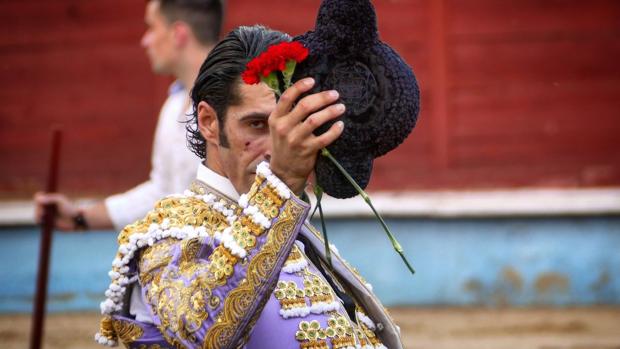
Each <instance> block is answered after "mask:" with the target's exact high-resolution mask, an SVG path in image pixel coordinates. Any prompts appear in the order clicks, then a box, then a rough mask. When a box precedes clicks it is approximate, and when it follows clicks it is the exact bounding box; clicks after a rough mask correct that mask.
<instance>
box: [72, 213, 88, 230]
mask: <svg viewBox="0 0 620 349" xmlns="http://www.w3.org/2000/svg"><path fill="white" fill-rule="evenodd" d="M73 229H75V230H88V222H87V221H86V218H85V217H84V212H82V211H79V212H78V213H77V214H76V215H75V216H73Z"/></svg>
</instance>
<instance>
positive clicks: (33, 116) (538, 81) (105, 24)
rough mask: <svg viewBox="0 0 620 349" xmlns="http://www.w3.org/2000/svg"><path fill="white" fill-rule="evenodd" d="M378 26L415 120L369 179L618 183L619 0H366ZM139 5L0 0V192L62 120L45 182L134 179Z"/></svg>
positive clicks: (145, 153) (142, 124)
mask: <svg viewBox="0 0 620 349" xmlns="http://www.w3.org/2000/svg"><path fill="white" fill-rule="evenodd" d="M374 3H375V6H376V7H377V12H378V15H379V27H380V30H381V35H382V38H383V39H384V40H385V41H387V42H388V43H390V44H391V45H392V46H393V47H395V48H396V49H397V50H398V51H400V52H401V53H402V55H403V56H404V57H405V59H406V60H407V61H408V62H409V63H410V64H411V65H412V66H413V67H414V70H415V72H416V74H417V76H418V79H419V81H420V84H421V86H422V93H423V100H422V113H421V115H420V121H419V124H418V127H417V128H416V129H415V130H414V132H413V134H412V135H411V136H410V138H409V139H408V140H407V141H406V142H405V143H404V144H403V145H402V146H401V147H400V148H399V149H398V150H396V151H394V152H392V153H390V154H388V155H387V156H385V157H383V158H381V159H378V160H377V161H376V162H375V173H374V177H373V180H372V182H371V188H372V189H374V190H380V189H386V190H398V189H461V188H496V187H522V186H528V187H531V186H534V187H591V186H618V185H620V151H618V139H619V138H620V137H619V135H620V69H619V68H618V67H617V66H616V64H617V62H618V61H619V59H620V2H618V1H615V0H606V1H604V0H594V1H577V0H377V1H375V2H374ZM318 5H319V1H318V0H296V1H284V0H264V1H250V0H230V1H229V8H228V18H227V21H226V23H227V25H226V27H227V29H230V28H232V27H234V26H236V25H239V24H253V23H263V24H266V25H269V26H271V27H273V28H276V29H281V30H284V31H288V32H290V33H291V34H298V33H301V32H303V31H305V30H307V29H309V28H311V27H312V26H313V21H314V16H315V14H316V11H317V9H318ZM143 7H144V2H143V1H126V0H107V1H87V0H81V1H79V0H53V1H40V0H21V1H2V2H0V29H1V30H0V81H1V82H2V84H1V85H0V197H4V198H15V197H24V198H26V197H29V196H30V195H31V193H32V192H33V191H35V190H37V189H38V188H40V187H41V186H42V183H43V176H44V171H45V168H46V166H47V165H46V162H47V153H48V150H47V146H48V145H47V144H48V142H49V129H50V127H51V126H52V125H53V124H62V125H63V126H64V129H65V136H66V141H65V148H64V152H63V154H62V155H63V159H62V160H63V161H62V180H61V187H62V188H63V189H64V191H67V192H70V193H72V194H76V195H100V194H105V193H110V192H112V191H118V190H123V189H126V188H129V187H131V186H132V185H133V184H136V183H138V182H139V181H141V180H143V179H144V178H146V176H147V174H148V168H149V154H150V145H151V142H152V133H153V130H154V127H155V122H156V117H157V113H158V110H159V107H160V106H161V103H162V102H163V99H164V98H165V92H166V88H167V84H168V83H169V81H170V80H169V79H167V78H162V77H155V76H153V74H152V73H151V72H150V69H149V65H148V61H147V59H146V57H145V55H144V52H143V50H142V49H141V48H140V46H139V39H140V36H141V34H142V31H143V30H144V25H143V20H142V18H143V10H144V8H143Z"/></svg>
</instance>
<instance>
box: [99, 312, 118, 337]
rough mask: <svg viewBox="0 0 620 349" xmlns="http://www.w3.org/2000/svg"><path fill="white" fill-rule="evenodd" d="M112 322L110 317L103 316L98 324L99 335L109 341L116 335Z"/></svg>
mask: <svg viewBox="0 0 620 349" xmlns="http://www.w3.org/2000/svg"><path fill="white" fill-rule="evenodd" d="M113 321H114V320H112V317H111V316H105V317H104V318H103V319H101V321H100V322H99V333H100V334H101V335H102V336H104V337H106V338H110V339H113V340H114V339H116V333H115V332H114V322H113Z"/></svg>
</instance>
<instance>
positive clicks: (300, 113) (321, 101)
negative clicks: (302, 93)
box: [286, 90, 339, 127]
mask: <svg viewBox="0 0 620 349" xmlns="http://www.w3.org/2000/svg"><path fill="white" fill-rule="evenodd" d="M338 98H339V95H338V91H334V90H331V91H323V92H319V93H315V94H311V95H309V96H306V97H304V98H302V99H301V100H300V101H299V102H298V103H297V105H295V108H293V110H292V111H291V112H290V113H289V115H288V116H287V118H286V121H287V122H288V123H290V126H292V127H295V126H297V124H299V123H300V122H302V121H303V120H304V119H305V118H307V117H308V115H310V114H312V113H314V112H316V111H318V110H321V109H323V108H325V107H327V106H329V105H330V104H332V103H334V102H336V101H337V100H338Z"/></svg>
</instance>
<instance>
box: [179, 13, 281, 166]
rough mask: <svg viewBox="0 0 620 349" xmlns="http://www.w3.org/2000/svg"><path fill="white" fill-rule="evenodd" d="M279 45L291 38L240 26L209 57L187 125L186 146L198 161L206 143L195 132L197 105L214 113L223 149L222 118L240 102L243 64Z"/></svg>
mask: <svg viewBox="0 0 620 349" xmlns="http://www.w3.org/2000/svg"><path fill="white" fill-rule="evenodd" d="M283 41H291V37H290V36H289V35H288V34H285V33H282V32H279V31H275V30H271V29H268V28H265V27H263V26H260V25H255V26H251V27H245V26H243V27H238V28H236V29H235V30H233V31H232V32H230V33H229V34H228V35H227V36H226V37H225V38H224V39H223V40H222V41H220V42H219V43H218V44H217V45H216V46H215V47H214V48H213V50H212V51H211V53H209V56H207V59H206V60H205V61H204V63H203V64H202V66H201V67H200V72H199V73H198V78H196V82H195V83H194V88H193V89H192V92H191V97H192V104H193V107H194V114H193V117H192V119H191V120H189V122H188V123H187V142H188V146H189V148H190V150H191V151H192V152H194V154H196V155H198V156H199V157H200V158H201V159H204V158H206V142H205V139H204V138H203V137H202V135H201V134H200V130H199V129H198V104H199V103H200V102H202V101H205V102H207V104H209V105H210V106H211V108H213V110H215V112H216V114H217V119H218V124H219V127H220V143H221V145H222V146H224V147H227V146H228V140H227V139H226V135H225V134H224V122H225V120H224V116H225V115H226V112H227V110H228V107H229V106H231V105H238V104H239V103H240V102H241V99H240V96H239V84H240V83H241V73H242V72H243V71H244V70H245V66H246V64H247V63H248V62H249V61H250V60H252V59H253V58H255V57H257V56H258V55H259V54H261V53H262V52H264V51H265V50H266V49H267V47H269V46H271V45H274V44H277V43H280V42H283Z"/></svg>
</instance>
